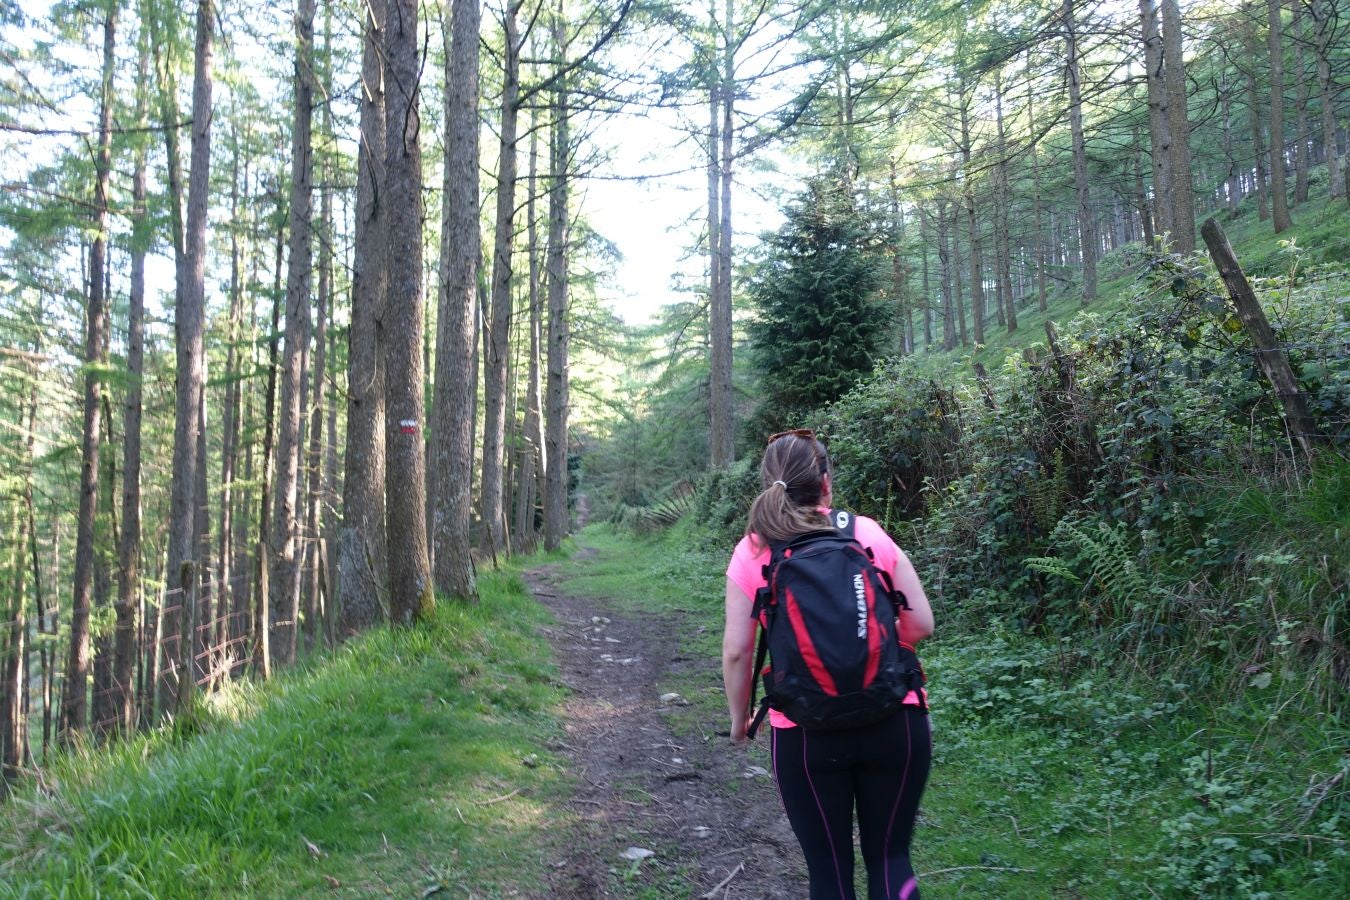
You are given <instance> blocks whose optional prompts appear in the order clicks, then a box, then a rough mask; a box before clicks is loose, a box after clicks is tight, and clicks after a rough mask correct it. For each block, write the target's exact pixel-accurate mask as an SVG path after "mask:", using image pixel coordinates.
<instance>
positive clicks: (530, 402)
mask: <svg viewBox="0 0 1350 900" xmlns="http://www.w3.org/2000/svg"><path fill="white" fill-rule="evenodd" d="M535 124H536V123H535V121H534V117H533V116H531V119H530V174H529V187H528V188H527V191H526V193H527V197H528V199H527V200H526V204H525V219H526V223H525V229H526V238H525V244H526V253H527V255H528V257H529V265H530V285H529V289H530V296H529V300H530V358H529V363H528V368H527V374H526V376H525V377H526V379H527V383H526V385H525V437H524V440H523V441H522V447H521V460H520V469H519V487H518V488H517V491H516V527H515V533H516V540H517V541H518V542H519V543H520V544H521V546H522V549H525V550H532V549H533V548H534V545H535V536H536V530H537V529H536V525H535V507H536V505H537V503H538V500H539V482H540V476H541V475H542V473H543V472H544V456H543V454H544V434H543V416H542V415H541V412H540V407H539V399H540V398H539V369H540V365H539V363H540V350H541V345H542V342H541V340H540V336H541V329H540V323H541V321H542V318H543V316H542V312H541V310H540V303H539V234H538V227H537V220H536V216H535V212H536V208H535V190H536V186H537V184H538V171H539V142H538V133H539V132H538V128H537V127H535Z"/></svg>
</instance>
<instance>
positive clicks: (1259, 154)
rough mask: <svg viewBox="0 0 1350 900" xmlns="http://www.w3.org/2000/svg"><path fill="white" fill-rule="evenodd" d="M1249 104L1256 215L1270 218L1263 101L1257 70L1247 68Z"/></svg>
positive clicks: (1263, 218)
mask: <svg viewBox="0 0 1350 900" xmlns="http://www.w3.org/2000/svg"><path fill="white" fill-rule="evenodd" d="M1253 55H1255V54H1253ZM1247 104H1248V106H1249V108H1250V112H1251V119H1252V153H1253V154H1255V156H1256V174H1255V176H1254V180H1255V183H1254V185H1253V190H1254V191H1255V193H1256V215H1257V218H1259V219H1260V220H1261V221H1263V222H1264V221H1265V220H1266V219H1268V218H1270V207H1269V206H1268V204H1267V203H1266V146H1265V135H1264V132H1263V130H1262V128H1261V102H1260V95H1259V94H1257V91H1256V71H1255V69H1254V68H1253V69H1248V70H1247Z"/></svg>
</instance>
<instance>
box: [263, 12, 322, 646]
mask: <svg viewBox="0 0 1350 900" xmlns="http://www.w3.org/2000/svg"><path fill="white" fill-rule="evenodd" d="M314 5H315V4H314V0H300V3H299V7H298V8H297V11H296V17H295V39H296V40H295V124H294V127H293V129H292V132H291V198H290V212H289V215H288V221H289V227H288V230H289V232H290V251H289V255H288V258H287V267H286V335H285V347H286V349H285V353H284V355H283V357H282V364H281V408H280V416H279V419H278V423H277V424H278V431H277V467H276V473H277V474H276V481H275V484H274V487H273V494H272V528H271V534H270V538H271V546H270V548H269V549H270V551H271V552H270V556H271V564H272V571H271V572H270V573H269V578H268V581H269V582H270V586H271V593H272V596H271V597H270V598H269V604H270V606H271V613H272V622H271V630H272V653H273V656H274V657H275V659H276V661H277V662H278V663H281V664H283V665H284V664H286V663H289V662H291V661H292V660H294V659H295V648H296V638H297V631H298V627H297V626H298V622H297V619H299V617H300V557H301V554H300V549H299V548H300V521H301V515H302V513H301V507H300V506H299V498H298V496H297V495H298V493H299V482H300V472H299V470H300V427H301V426H300V420H301V417H302V415H303V408H304V405H305V391H304V387H305V384H304V377H305V368H306V361H307V360H306V355H307V353H308V351H309V341H310V327H311V326H310V317H309V311H310V302H311V297H310V291H311V288H312V284H313V279H312V272H311V268H312V260H313V241H314V229H313V221H312V220H313V189H314V158H313V152H312V134H311V124H312V116H313V106H314Z"/></svg>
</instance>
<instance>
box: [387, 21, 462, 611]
mask: <svg viewBox="0 0 1350 900" xmlns="http://www.w3.org/2000/svg"><path fill="white" fill-rule="evenodd" d="M455 7H456V10H455V11H456V13H459V11H460V9H461V8H463V7H474V9H475V12H474V13H473V14H474V15H475V16H476V15H477V12H476V6H475V4H473V3H458V4H456V5H455ZM388 10H389V12H388V22H387V23H386V26H385V56H384V58H385V80H386V83H387V84H388V85H389V89H390V91H391V97H390V98H389V104H388V107H387V111H388V114H387V129H386V132H385V141H386V144H385V169H384V171H385V184H386V187H385V194H386V196H388V198H389V210H388V211H389V225H388V232H387V238H388V243H387V245H386V253H387V254H388V258H389V259H395V258H397V259H399V260H400V261H401V265H400V266H398V267H393V266H391V267H390V271H389V288H388V295H387V297H386V308H385V309H386V312H385V314H386V325H387V328H388V330H387V333H386V337H387V341H386V343H385V363H386V369H385V376H386V379H387V380H386V388H385V409H386V412H387V416H388V421H387V424H386V426H385V450H386V454H387V456H386V459H387V463H386V468H385V496H387V497H389V498H392V501H393V502H391V503H390V504H389V507H388V511H387V516H388V518H387V525H386V538H385V540H386V543H385V547H386V553H387V556H388V561H389V613H390V618H391V619H392V620H393V621H394V622H395V623H397V624H400V625H409V624H411V623H412V622H414V621H416V620H419V619H422V618H424V617H425V616H427V615H429V614H430V612H431V611H432V609H433V608H434V607H435V604H436V597H435V594H434V593H433V590H432V583H431V562H430V560H429V559H428V554H427V527H426V458H425V456H424V449H423V444H422V431H423V422H424V415H423V405H422V404H423V400H422V391H423V378H422V330H423V316H422V148H421V143H420V140H421V137H420V131H421V112H420V103H419V99H420V93H421V86H420V84H419V78H420V76H421V71H422V58H421V53H420V51H419V48H418V41H417V29H418V23H417V11H418V4H417V2H416V0H392V2H390V3H389V6H388ZM474 180H475V181H476V178H475V179H474ZM476 208H477V207H475V209H476ZM441 352H444V350H442V351H441Z"/></svg>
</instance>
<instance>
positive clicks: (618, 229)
mask: <svg viewBox="0 0 1350 900" xmlns="http://www.w3.org/2000/svg"><path fill="white" fill-rule="evenodd" d="M665 118H669V119H671V120H673V114H671V115H670V116H669V117H665ZM609 133H610V134H611V135H612V136H613V139H614V142H615V144H616V146H614V147H613V148H612V151H611V152H612V153H613V159H614V162H613V166H612V170H613V172H614V173H615V175H616V176H617V177H616V178H614V179H611V180H602V179H590V180H588V181H587V182H586V184H585V187H584V191H583V194H582V198H581V203H582V211H583V213H584V214H585V215H586V217H587V218H588V219H589V220H590V221H591V222H592V224H593V225H594V226H595V227H596V229H597V230H598V231H599V232H600V233H601V234H602V235H604V237H605V238H607V239H608V240H610V241H612V242H613V243H614V244H615V245H616V246H617V247H618V249H619V251H620V252H621V253H622V254H623V261H622V263H621V264H620V265H619V266H618V268H617V270H616V272H615V273H614V275H615V277H614V286H613V288H612V289H610V290H609V291H606V294H605V295H604V296H602V299H603V300H605V301H606V302H607V303H608V304H609V305H610V306H611V307H612V308H613V309H614V310H615V311H616V312H617V313H619V315H621V316H622V317H623V318H624V320H625V321H627V322H629V323H630V324H637V323H643V322H649V321H651V319H652V318H653V316H654V315H655V313H656V312H657V310H658V309H659V308H660V307H661V306H663V305H665V304H668V303H674V302H677V301H680V300H687V299H689V297H688V294H687V292H686V293H682V292H680V291H678V290H676V287H677V284H680V283H682V284H683V285H685V286H686V288H687V287H689V286H693V285H703V284H705V283H706V282H705V278H706V275H705V273H706V250H705V249H702V248H701V246H700V243H699V242H700V241H701V240H703V235H704V232H705V231H706V228H707V220H708V180H707V170H706V168H704V161H703V159H702V158H701V155H702V150H701V148H700V147H698V146H696V145H694V144H693V143H691V142H689V141H688V140H687V139H685V138H684V136H683V135H681V134H680V133H679V132H678V131H676V130H675V129H674V128H673V127H671V126H670V125H669V124H666V123H663V122H661V121H659V120H658V119H656V118H655V117H653V118H644V119H632V118H626V119H624V120H620V121H618V122H616V123H615V127H614V128H613V129H611V130H610V132H609ZM681 168H683V169H685V170H686V171H682V172H678V173H675V174H668V173H672V172H674V171H675V170H677V169H681ZM641 173H662V174H661V176H660V177H653V178H649V179H643V180H633V179H632V176H634V175H636V174H641ZM734 177H735V182H734V184H733V187H732V200H731V202H732V227H733V230H734V232H735V236H734V239H733V243H734V244H735V246H736V248H737V250H738V251H739V250H741V249H743V248H744V247H746V246H748V245H751V244H754V243H756V242H757V241H758V239H759V235H760V234H761V233H762V232H764V231H768V230H772V229H774V228H777V227H778V225H779V223H780V222H781V220H782V216H781V214H780V213H779V212H778V209H777V207H776V205H775V204H774V203H771V202H768V201H766V200H765V199H763V197H762V196H761V194H760V192H758V191H756V190H753V188H755V187H760V185H758V184H757V183H756V182H758V181H760V180H762V179H761V178H758V177H756V174H755V173H752V172H748V171H746V170H745V167H744V165H742V166H741V169H740V170H738V171H735V174H734Z"/></svg>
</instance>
